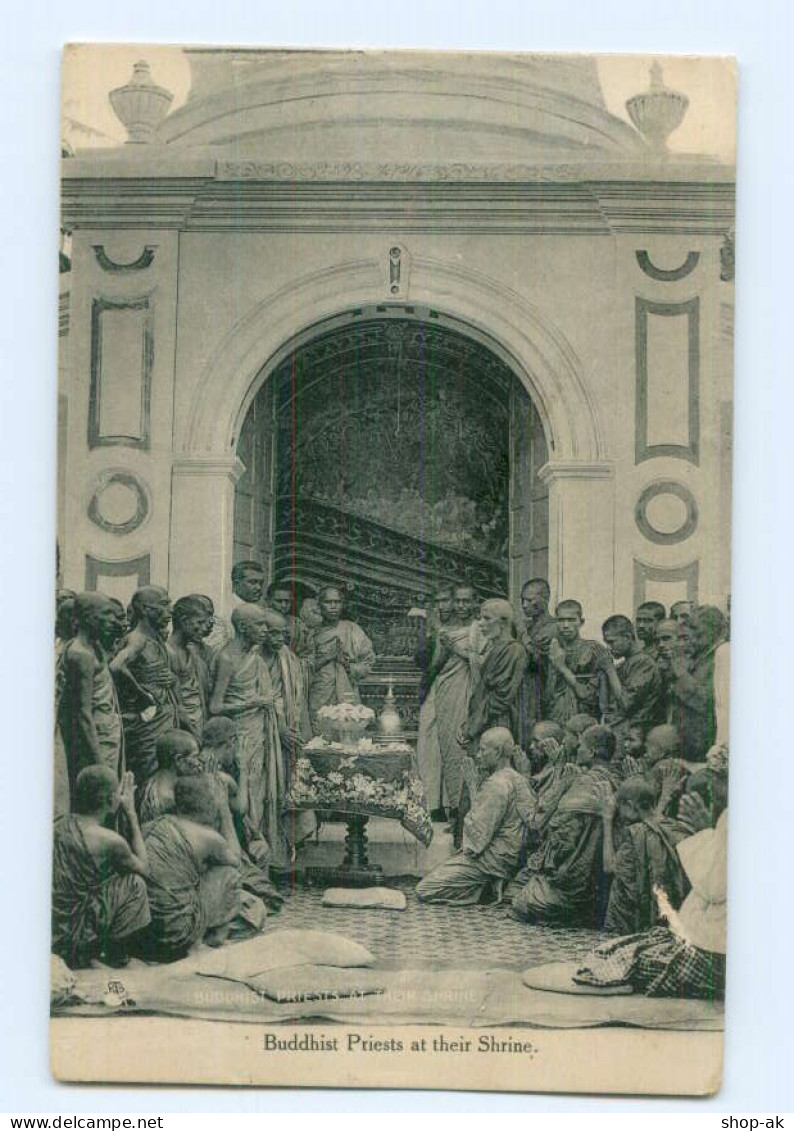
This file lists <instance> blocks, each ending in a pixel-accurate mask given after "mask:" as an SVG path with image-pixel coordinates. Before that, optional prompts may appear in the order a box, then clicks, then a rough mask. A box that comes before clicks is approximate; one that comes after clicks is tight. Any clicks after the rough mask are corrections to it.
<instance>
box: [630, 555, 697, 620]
mask: <svg viewBox="0 0 794 1131" xmlns="http://www.w3.org/2000/svg"><path fill="white" fill-rule="evenodd" d="M699 572H700V571H699V567H698V563H697V562H689V563H688V564H687V565H683V566H670V567H662V566H653V565H648V564H647V562H642V561H640V560H639V559H637V558H635V559H634V608H635V609H636V608H637V606H638V605H641V604H642V603H643V601H661V602H662V604H663V605H664V606H665V608H666V609H668V611H669V609H670V606H671V605H674V604H675V602H676V601H694V602H695V603H697V600H698V574H699Z"/></svg>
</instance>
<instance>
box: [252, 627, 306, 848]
mask: <svg viewBox="0 0 794 1131" xmlns="http://www.w3.org/2000/svg"><path fill="white" fill-rule="evenodd" d="M265 622H266V625H267V630H266V632H265V633H264V635H263V638H262V644H261V652H262V659H263V660H264V662H265V666H266V667H267V670H268V674H269V676H270V682H271V685H272V688H273V694H274V696H275V709H276V721H277V730H278V735H277V737H278V743H277V745H275V746H274V748H273V751H272V757H271V758H270V760H269V762H268V774H267V778H268V781H267V799H268V806H267V808H268V811H267V815H266V824H267V827H268V828H269V829H271V830H272V832H273V835H274V836H275V838H276V840H277V841H278V843H283V841H284V840H286V841H287V842H288V843H289V845H290V855H292V853H293V852H294V848H295V845H296V844H299V843H300V842H301V841H304V840H305V839H306V838H307V837H308V836H311V834H312V833H313V832H314V831H315V829H316V827H317V821H316V819H315V816H314V813H312V812H311V811H306V812H300V813H287V811H286V799H287V796H288V794H289V790H290V784H291V781H292V774H293V769H294V766H295V762H296V760H297V759H298V758H299V757H300V753H301V750H302V748H303V743H304V742H308V741H309V740H310V739H311V726H310V724H309V708H308V697H307V693H306V681H305V678H304V673H305V669H304V666H303V664H302V663H301V661H300V660H299V659H298V657H297V656H296V655H295V653H294V652H293V651H292V649H291V648H290V647H289V645H288V644H287V643H286V642H285V632H286V629H287V623H286V620H285V618H284V617H283V616H282V615H281V614H280V613H277V612H274V611H273V610H272V609H266V610H265ZM268 840H270V836H268Z"/></svg>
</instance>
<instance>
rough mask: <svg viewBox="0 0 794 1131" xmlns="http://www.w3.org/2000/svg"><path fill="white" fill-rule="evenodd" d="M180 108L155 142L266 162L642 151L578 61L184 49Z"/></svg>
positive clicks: (586, 60) (592, 64) (591, 72)
mask: <svg viewBox="0 0 794 1131" xmlns="http://www.w3.org/2000/svg"><path fill="white" fill-rule="evenodd" d="M186 55H187V57H188V59H189V61H190V66H191V73H192V87H191V92H190V96H189V98H188V101H187V103H186V104H185V105H184V106H183V107H181V108H180V109H179V110H176V111H175V112H174V113H172V114H170V115H169V116H168V117H167V118H166V119H165V121H164V122H163V124H162V125H161V127H160V129H159V131H158V140H159V141H161V142H165V143H166V144H168V145H172V146H175V147H183V146H210V147H213V148H216V149H217V150H219V151H220V152H222V153H223V155H224V156H229V157H243V158H251V159H253V158H260V159H261V158H264V159H266V160H268V161H322V160H333V161H334V162H344V161H351V162H354V161H366V162H367V163H369V164H371V163H373V162H375V163H377V162H378V161H383V162H389V163H390V164H392V165H393V164H394V163H399V162H402V161H404V162H406V163H408V164H416V163H421V162H433V163H438V162H454V161H465V162H476V161H482V162H488V161H499V162H505V161H508V162H516V163H519V162H520V163H527V162H529V163H531V162H544V161H550V160H556V161H565V160H576V159H586V158H587V157H588V156H592V157H594V158H598V159H603V158H605V157H610V158H613V159H614V158H619V157H620V156H621V154H623V155H625V156H627V157H630V156H635V157H636V156H637V155H639V154H642V153H644V152H645V150H646V146H645V143H644V141H643V140H642V138H641V137H640V136H639V134H638V133H637V132H636V131H635V130H633V129H632V128H631V127H630V126H629V125H627V124H626V123H625V122H623V121H621V120H620V119H618V118H616V117H615V116H614V115H612V114H610V113H609V112H608V111H607V110H606V107H605V105H604V100H603V96H602V93H601V88H600V85H599V81H598V72H597V68H596V61H595V59H594V58H592V57H587V56H567V57H566V56H541V55H509V54H501V55H492V54H466V55H463V54H459V53H431V52H413V51H406V52H395V51H249V50H219V49H212V48H192V49H187V50H186Z"/></svg>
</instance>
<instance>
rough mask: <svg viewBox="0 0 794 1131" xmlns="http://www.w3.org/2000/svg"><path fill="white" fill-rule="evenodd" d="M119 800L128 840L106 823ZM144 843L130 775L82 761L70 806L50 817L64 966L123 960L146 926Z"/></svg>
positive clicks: (55, 924) (56, 935) (55, 919)
mask: <svg viewBox="0 0 794 1131" xmlns="http://www.w3.org/2000/svg"><path fill="white" fill-rule="evenodd" d="M119 808H121V810H122V812H123V813H124V814H125V816H126V819H127V827H128V829H129V841H127V840H125V839H124V837H122V836H119V834H118V833H117V832H115V831H113V830H112V829H111V828H109V827H108V826H109V825H110V824H111V823H112V822H113V821H114V819H115V817H116V813H117V811H118V809H119ZM147 874H148V859H147V854H146V847H145V845H144V842H143V839H142V837H141V830H140V827H139V825H138V818H137V816H136V814H135V782H134V780H133V777H132V774H125V775H124V778H123V780H122V783H121V786H119V781H118V777H117V776H116V773H115V771H114V770H111V769H110V768H109V767H107V766H102V765H97V766H88V767H86V769H84V770H81V771H80V773H79V774H78V775H77V780H76V782H75V792H74V812H73V813H72V814H71V815H69V816H65V817H59V818H58V820H57V821H56V822H55V829H54V845H53V869H52V949H53V953H55V954H57V955H59V956H60V957H61V958H62V959H63V960H64V962H65V963H66V964H67V966H70V967H72V968H77V967H83V966H88V965H89V964H90V962H91V960H92V959H93V958H99V959H100V960H101V961H103V962H105V963H107V964H108V965H111V966H123V965H125V964H126V962H127V960H128V958H129V955H130V952H131V951H132V950H134V949H135V948H136V946H137V944H138V942H139V941H140V939H141V932H142V931H143V930H144V929H145V928H146V927H147V926H148V923H149V919H150V915H149V902H148V899H147V895H146V883H145V880H144V877H145V876H146V875H147Z"/></svg>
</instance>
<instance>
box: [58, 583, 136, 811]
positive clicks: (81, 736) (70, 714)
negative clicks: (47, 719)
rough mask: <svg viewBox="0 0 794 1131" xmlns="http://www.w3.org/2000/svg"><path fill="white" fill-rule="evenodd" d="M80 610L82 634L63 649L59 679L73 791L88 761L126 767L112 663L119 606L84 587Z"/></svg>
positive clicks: (118, 774) (77, 602) (114, 769)
mask: <svg viewBox="0 0 794 1131" xmlns="http://www.w3.org/2000/svg"><path fill="white" fill-rule="evenodd" d="M75 615H76V623H77V635H76V636H75V637H74V639H72V640H71V641H69V643H68V644H67V645H66V647H65V649H64V650H63V653H62V655H61V659H60V665H59V666H60V673H59V679H58V682H57V686H58V689H59V697H58V698H59V704H58V723H59V726H60V731H61V735H62V737H63V743H64V750H65V753H66V767H67V775H68V780H69V792H70V796H71V797H74V790H75V783H76V781H77V775H78V774H79V773H80V771H81V770H83V769H85V768H86V766H107V767H108V769H110V770H112V772H113V773H114V774H115V775H116V780H117V781H118V780H120V778H121V775H122V774H123V772H124V735H123V732H122V719H121V708H120V706H119V700H118V697H117V695H116V688H115V685H114V683H113V678H112V676H111V674H110V668H109V667H108V656H109V655H110V653H111V651H112V649H113V647H114V645H115V643H116V641H117V640H118V638H119V635H120V633H121V623H120V620H119V616H118V608H117V606H116V605H115V604H114V602H112V601H111V600H110V598H109V597H105V596H104V595H103V594H101V593H81V594H80V596H79V597H78V598H76V600H75Z"/></svg>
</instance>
